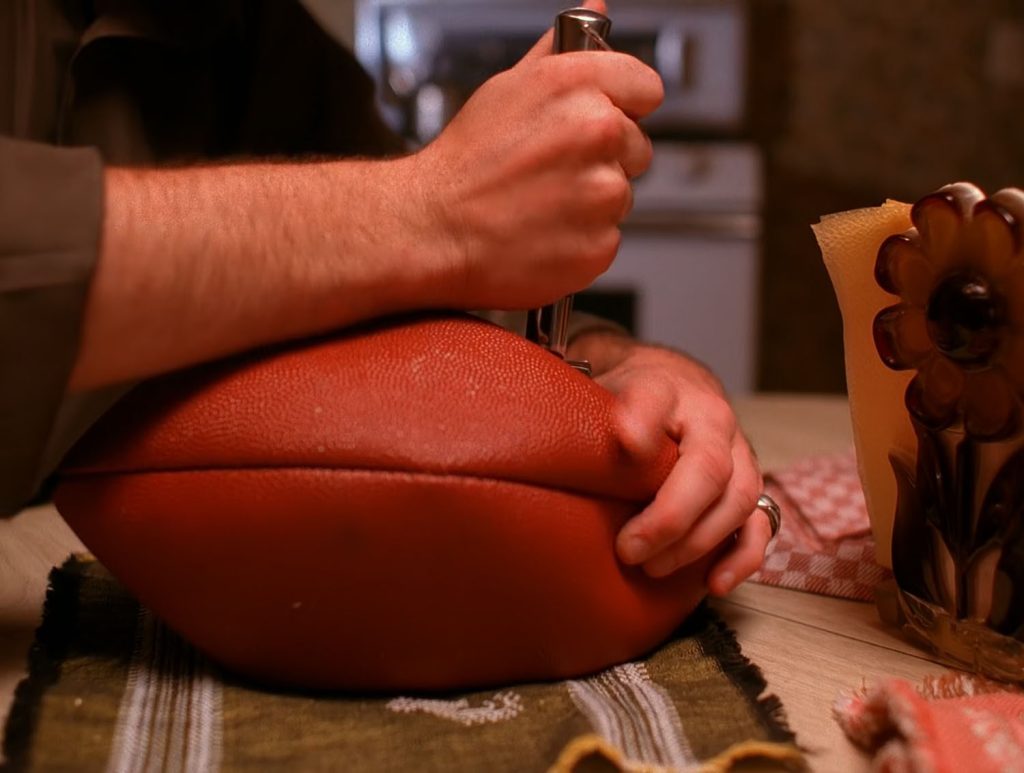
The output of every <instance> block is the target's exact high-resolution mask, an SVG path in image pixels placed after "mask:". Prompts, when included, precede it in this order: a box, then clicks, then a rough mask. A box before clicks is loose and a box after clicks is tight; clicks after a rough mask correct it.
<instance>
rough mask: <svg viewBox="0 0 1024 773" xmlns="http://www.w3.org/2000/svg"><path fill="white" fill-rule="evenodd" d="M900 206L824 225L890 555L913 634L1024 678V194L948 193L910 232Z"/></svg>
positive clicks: (865, 476)
mask: <svg viewBox="0 0 1024 773" xmlns="http://www.w3.org/2000/svg"><path fill="white" fill-rule="evenodd" d="M900 206H901V205H896V204H893V203H890V204H888V205H887V207H888V210H889V211H888V212H887V213H883V210H886V207H883V208H880V209H879V210H864V211H861V212H860V213H847V215H840V216H834V218H825V219H823V221H822V223H821V224H820V225H819V226H818V227H817V228H816V229H815V230H816V233H817V235H818V237H819V242H820V243H821V245H822V250H823V253H824V256H825V261H826V265H827V266H828V268H829V271H830V275H831V277H832V280H833V283H834V285H835V287H836V291H837V296H838V297H839V301H840V306H841V308H842V311H843V317H844V326H845V337H846V345H847V352H846V354H847V375H848V382H849V387H850V399H851V411H852V415H853V420H854V430H855V434H856V436H857V441H858V442H857V445H858V458H859V462H860V467H861V477H862V480H863V482H864V486H865V493H866V494H867V495H868V501H869V509H870V510H871V515H872V525H873V528H874V531H875V535H876V539H877V541H878V542H879V544H880V546H882V547H883V548H884V550H885V551H886V552H888V556H882V555H880V558H888V559H889V560H890V561H891V566H892V568H893V572H894V575H895V577H896V581H897V584H898V586H899V602H900V606H901V609H902V611H903V614H904V616H905V618H906V622H907V625H908V626H909V627H910V628H911V629H912V630H913V631H915V632H916V633H918V634H919V635H921V636H923V637H924V638H926V639H927V640H928V641H929V642H930V643H931V644H933V645H934V646H935V647H936V648H937V649H939V650H940V651H942V652H943V653H945V654H946V655H948V656H949V657H951V658H952V659H954V660H956V661H958V662H960V663H961V664H964V665H968V666H972V667H976V668H978V669H979V670H982V671H985V672H987V673H990V674H992V675H995V676H998V677H1002V678H1011V679H1016V680H1020V681H1024V646H1022V645H1021V642H1022V641H1024V450H1022V449H1024V441H1022V436H1024V433H1022V408H1021V400H1022V398H1024V254H1022V244H1021V240H1022V235H1021V228H1022V225H1021V224H1022V222H1024V193H1022V192H1021V191H1019V190H1016V189H1007V190H1003V191H999V192H998V193H996V194H994V195H993V196H991V197H988V198H986V196H985V194H984V193H983V192H982V191H981V190H979V189H978V188H977V187H975V186H973V185H970V184H966V183H957V184H955V185H949V186H946V187H945V188H942V189H941V190H939V191H937V192H935V193H933V194H931V195H929V196H926V197H925V198H923V199H921V200H920V201H919V202H918V203H917V204H915V205H914V206H913V208H911V209H910V211H909V218H910V223H909V226H910V227H905V226H906V225H907V224H905V223H904V224H900V223H899V220H900V219H901V218H902V217H905V216H906V215H907V214H908V213H907V211H906V209H905V208H903V209H900ZM897 210H898V212H897ZM858 217H859V218H860V219H861V221H862V222H861V223H860V226H862V229H861V230H862V231H863V232H864V233H862V234H861V236H862V237H863V238H861V239H860V241H859V242H858V243H857V244H856V245H852V242H851V232H852V231H856V230H857V228H858V224H856V223H854V222H852V221H851V218H853V220H856V219H857V218H858ZM835 218H838V219H835ZM865 218H867V221H870V223H869V225H870V227H866V228H865V227H863V226H864V219H865ZM882 221H885V223H886V224H887V225H888V226H889V231H888V233H887V234H885V233H884V232H885V230H886V228H885V226H884V225H882ZM896 226H899V227H896ZM872 242H874V243H875V244H876V245H877V246H876V248H875V249H874V254H873V256H872V253H871V251H870V245H871V243H872ZM879 242H880V243H879ZM851 247H852V248H851ZM872 257H873V260H871V258H872ZM869 260H871V270H869V268H868V265H869ZM869 271H870V279H871V280H873V282H874V285H875V288H870V287H869V286H868V285H869V284H870V282H869V281H868V280H869V277H868V274H869ZM852 288H858V289H859V290H860V291H861V292H851V289H852ZM879 290H880V291H881V293H882V295H881V296H880V295H879V293H878V291H879ZM869 317H870V320H869ZM869 341H870V344H869ZM872 349H874V354H875V357H876V358H877V362H876V363H874V364H872V363H871V362H870V359H871V354H872V351H871V350H872ZM878 363H880V364H881V365H882V366H883V368H884V369H885V370H887V371H888V373H882V372H880V371H879V369H878V367H877V365H878ZM865 400H867V401H868V402H869V403H873V404H868V405H866V406H865ZM865 413H867V415H868V417H869V421H868V423H867V425H865V423H864V418H865V416H864V414H865ZM901 414H902V415H901ZM886 466H888V467H889V470H888V471H886V470H885V467H886ZM883 481H884V483H885V486H882V485H880V484H881V483H882V482H883Z"/></svg>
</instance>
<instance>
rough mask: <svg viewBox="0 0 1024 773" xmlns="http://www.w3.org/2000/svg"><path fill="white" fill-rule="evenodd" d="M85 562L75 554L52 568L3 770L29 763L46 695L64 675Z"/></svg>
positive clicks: (7, 734)
mask: <svg viewBox="0 0 1024 773" xmlns="http://www.w3.org/2000/svg"><path fill="white" fill-rule="evenodd" d="M81 566H82V561H81V560H80V559H79V557H78V556H71V557H70V558H68V559H67V560H66V561H65V562H64V563H63V564H62V565H61V566H59V567H54V568H53V569H52V570H51V571H50V577H49V580H48V582H47V588H46V602H45V603H44V604H43V618H42V622H41V623H40V624H39V627H38V628H37V629H36V633H35V637H34V639H33V641H32V646H31V647H30V649H29V651H28V676H27V677H25V678H24V679H22V680H21V682H19V683H18V687H17V689H16V690H15V692H14V701H13V703H12V704H11V711H10V714H8V716H7V723H6V725H5V726H4V737H3V750H4V757H5V758H6V762H5V763H4V764H3V765H0V770H5V771H18V770H23V769H25V768H26V767H27V765H28V762H29V760H28V755H29V751H30V749H31V745H32V736H33V734H34V733H35V727H36V722H37V721H38V718H39V711H40V709H41V707H42V701H43V695H44V694H45V693H46V691H47V689H49V688H50V687H51V686H53V685H54V684H56V683H57V680H58V679H60V672H61V663H62V662H63V661H64V659H65V656H66V655H67V649H68V646H69V644H70V642H71V641H72V638H73V637H72V635H71V634H72V632H73V630H74V627H75V620H76V613H77V609H78V592H77V591H78V587H79V586H80V585H81V582H82V575H81V572H80V571H79V570H80V568H81Z"/></svg>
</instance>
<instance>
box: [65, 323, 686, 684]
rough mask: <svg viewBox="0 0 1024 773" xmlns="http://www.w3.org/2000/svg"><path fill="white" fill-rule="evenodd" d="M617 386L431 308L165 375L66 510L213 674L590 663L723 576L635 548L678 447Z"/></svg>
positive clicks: (84, 461)
mask: <svg viewBox="0 0 1024 773" xmlns="http://www.w3.org/2000/svg"><path fill="white" fill-rule="evenodd" d="M613 405H614V400H613V397H612V395H610V394H609V393H608V392H607V391H605V390H604V389H603V388H601V387H600V386H599V385H598V384H597V383H595V382H594V381H592V380H591V379H589V378H588V377H587V376H585V375H583V374H581V373H578V372H577V371H575V370H574V369H573V368H572V367H570V366H569V365H567V364H565V363H564V362H562V361H561V360H560V359H559V358H557V357H556V356H554V355H552V354H551V353H549V352H547V351H545V350H543V349H541V348H540V347H537V346H535V345H534V344H531V343H529V342H527V341H525V340H523V339H522V338H520V337H518V336H516V335H514V334H512V333H510V332H508V331H506V330H504V329H502V328H499V327H496V326H494V325H491V324H490V323H487V322H484V321H482V320H479V319H476V318H474V317H470V316H468V315H467V316H461V315H449V314H444V315H441V314H438V315H426V316H418V317H414V318H406V319H401V320H391V321H387V322H382V323H377V324H374V325H368V326H364V327H361V328H357V329H353V330H349V331H347V332H345V333H344V334H341V335H335V336H331V337H324V338H320V339H316V340H311V341H303V342H298V343H292V344H288V345H283V346H278V347H274V348H269V349H263V350H260V351H258V352H254V353H250V354H247V355H245V356H242V357H238V358H233V359H229V360H224V361H219V362H216V363H211V364H206V365H203V366H199V367H196V368H193V369H190V370H186V371H180V372H177V373H173V374H170V375H167V376H164V377H161V378H157V379H154V380H152V381H148V382H146V383H144V384H142V385H140V386H139V387H137V388H136V389H135V390H134V391H132V392H131V393H130V394H129V395H128V396H127V397H126V398H125V399H124V400H123V401H122V402H121V403H119V404H118V405H117V406H116V407H115V408H114V409H113V410H112V411H111V412H109V413H108V414H107V415H106V416H105V417H104V418H103V419H102V420H101V421H100V422H99V423H97V424H96V425H95V426H94V427H93V428H92V429H91V430H90V432H89V433H88V434H87V435H86V436H85V437H84V438H83V439H82V440H81V441H80V442H79V443H78V445H77V446H76V447H75V448H74V449H73V450H72V452H71V454H69V456H68V458H67V459H66V461H65V464H64V466H63V468H62V473H61V481H60V484H59V486H58V489H57V491H56V493H55V501H56V504H57V506H58V509H59V510H60V512H61V514H62V515H63V517H64V518H65V519H66V520H67V521H68V523H69V524H70V525H71V526H72V528H73V529H74V530H75V531H76V532H77V534H78V535H79V536H80V537H81V539H82V541H83V542H84V543H85V544H86V546H87V547H88V548H89V549H90V550H91V551H92V552H93V553H94V554H95V555H96V556H97V558H98V559H99V560H100V561H101V562H102V563H103V564H104V565H105V566H106V567H107V568H108V569H109V570H110V571H111V572H112V573H113V574H114V575H115V576H116V577H117V578H118V579H119V580H120V581H121V582H122V583H123V584H124V585H125V586H126V587H127V588H128V589H129V590H130V591H132V592H133V593H134V594H135V595H136V596H137V597H138V599H139V600H140V601H141V602H142V603H143V604H145V605H146V606H147V607H148V608H149V609H151V610H152V611H153V612H154V613H155V614H156V615H157V616H159V617H160V618H161V619H162V620H164V621H165V622H166V623H167V624H168V625H169V626H170V627H171V628H173V629H174V630H176V631H177V632H178V633H179V634H181V635H182V636H183V637H184V638H185V639H187V640H188V641H190V642H191V643H193V644H194V645H195V646H196V647H198V648H199V649H200V650H201V651H203V652H204V653H206V654H207V655H208V656H209V657H210V658H212V659H213V660H215V661H217V662H219V663H220V664H222V665H223V666H225V667H227V668H228V669H231V670H233V671H235V672H237V673H240V674H243V675H246V676H248V677H250V678H253V679H256V680H259V681H261V682H264V683H270V684H279V685H286V686H296V687H303V688H314V689H350V690H371V691H385V690H386V691H392V690H448V689H455V688H466V687H479V686H485V685H495V684H505V683H510V682H521V681H524V680H540V679H556V678H565V677H572V676H577V675H582V674H586V673H591V672H594V671H596V670H599V669H601V668H603V667H606V666H609V665H611V664H614V663H619V662H623V661H626V660H629V659H631V658H634V657H636V656H638V655H641V654H643V653H644V652H646V651H648V650H650V649H652V648H653V647H655V646H656V645H658V644H659V643H660V642H662V641H663V640H664V639H666V638H667V637H668V636H669V635H670V634H671V633H672V631H673V629H674V628H675V627H676V626H677V625H678V624H679V623H680V622H681V621H682V620H683V619H684V618H685V617H686V616H687V615H688V614H689V613H690V612H691V611H692V609H693V608H694V607H695V606H696V605H697V604H698V603H699V601H700V599H701V597H702V596H703V593H704V591H703V580H704V577H703V573H704V572H705V571H706V563H701V564H697V565H695V566H693V567H688V568H686V569H684V570H683V571H680V572H677V573H676V574H675V575H673V576H671V577H669V578H667V579H662V580H653V579H650V578H648V577H647V576H646V575H645V574H644V573H643V571H642V570H640V569H639V568H636V567H626V566H624V565H622V564H621V563H620V562H619V561H618V560H617V559H616V556H615V551H614V540H615V536H616V533H617V532H618V530H619V529H620V528H621V527H622V525H623V524H624V523H625V522H626V521H627V520H628V519H629V518H630V517H631V516H633V515H635V514H636V513H637V512H639V511H640V510H641V509H642V508H643V507H644V506H645V505H646V504H647V503H648V502H649V501H650V500H651V499H652V498H653V496H654V494H655V492H656V491H657V489H658V487H659V486H660V484H661V482H662V481H663V480H664V478H665V476H666V475H667V474H668V472H669V470H670V469H671V467H672V465H673V464H674V462H675V460H676V456H677V449H676V446H675V445H674V444H673V443H672V442H671V441H670V440H669V439H668V438H667V437H666V438H665V442H664V448H663V449H662V451H661V453H660V454H658V456H657V458H656V459H654V460H652V459H650V458H648V459H645V460H639V459H636V458H633V456H632V455H631V454H629V453H627V452H626V451H625V450H624V448H623V447H622V445H621V444H620V443H619V441H618V440H617V438H616V433H615V430H614V424H613V413H612V411H613Z"/></svg>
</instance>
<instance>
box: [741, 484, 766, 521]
mask: <svg viewBox="0 0 1024 773" xmlns="http://www.w3.org/2000/svg"><path fill="white" fill-rule="evenodd" d="M760 495H761V486H760V485H759V484H758V481H757V478H756V477H753V476H751V477H749V478H747V479H745V480H742V481H737V482H736V484H735V496H736V502H737V505H738V507H739V509H740V512H741V513H742V514H743V517H744V518H747V517H749V515H750V514H751V513H753V512H754V509H755V508H756V507H757V498H758V497H759V496H760Z"/></svg>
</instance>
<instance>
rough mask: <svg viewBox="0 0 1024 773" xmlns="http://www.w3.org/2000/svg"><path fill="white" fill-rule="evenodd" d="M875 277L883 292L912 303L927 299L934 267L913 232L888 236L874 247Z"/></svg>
mask: <svg viewBox="0 0 1024 773" xmlns="http://www.w3.org/2000/svg"><path fill="white" fill-rule="evenodd" d="M875 281H877V282H878V286H879V287H881V288H882V289H883V290H885V291H886V292H890V293H892V294H894V295H899V296H901V297H902V298H903V300H904V301H906V302H907V303H910V304H914V305H916V306H925V305H926V304H927V303H928V293H929V292H930V291H931V288H932V286H933V285H934V284H935V271H934V268H933V267H932V265H931V263H930V262H929V260H928V257H927V256H926V255H925V253H924V251H923V250H922V249H921V243H920V240H919V239H918V238H917V237H916V235H915V234H913V232H911V233H910V234H897V235H896V236H890V237H889V238H888V239H886V240H885V241H884V242H883V243H882V246H881V248H879V250H878V260H877V261H876V263H875Z"/></svg>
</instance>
